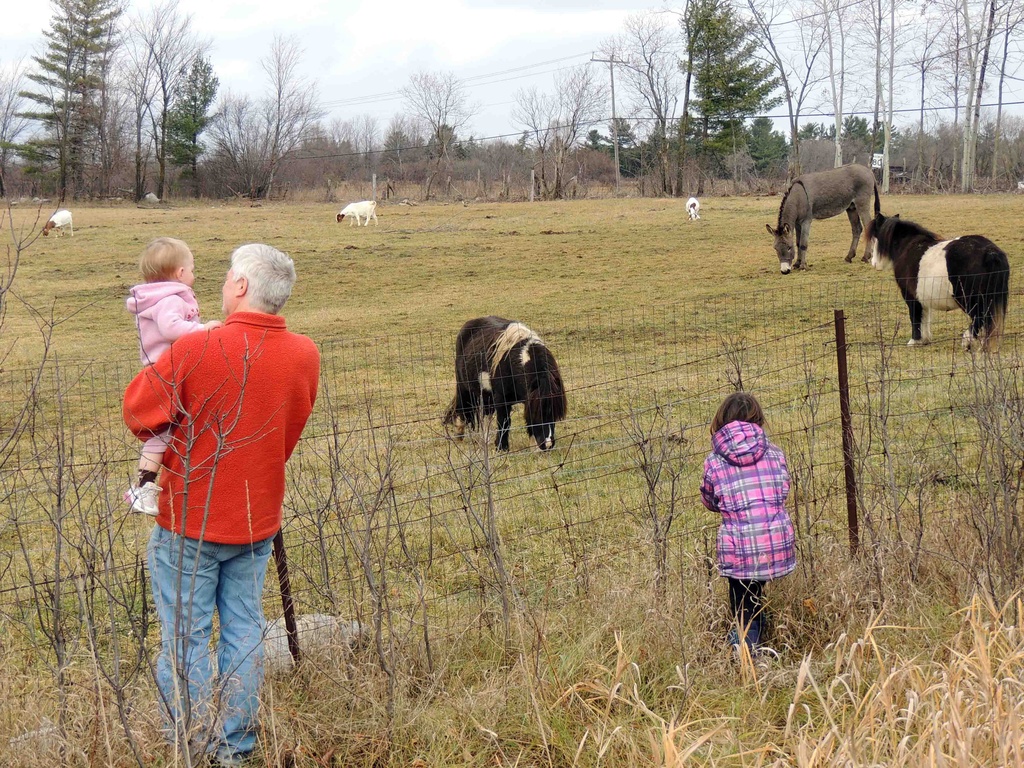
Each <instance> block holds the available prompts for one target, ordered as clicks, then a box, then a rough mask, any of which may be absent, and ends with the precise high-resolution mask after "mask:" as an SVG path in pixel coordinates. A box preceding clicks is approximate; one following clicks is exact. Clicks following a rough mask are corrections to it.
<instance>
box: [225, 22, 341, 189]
mask: <svg viewBox="0 0 1024 768" xmlns="http://www.w3.org/2000/svg"><path fill="white" fill-rule="evenodd" d="M300 59H301V50H300V48H299V47H298V44H297V42H296V41H295V40H293V39H285V38H281V37H276V38H275V39H274V43H273V45H272V47H271V51H270V54H269V55H268V56H267V58H265V59H263V60H262V61H261V62H260V63H261V65H262V66H263V69H264V71H265V72H266V73H267V76H268V78H269V86H270V87H269V92H268V94H267V95H266V96H265V97H264V98H263V99H262V100H260V101H259V102H255V101H253V99H252V98H250V97H249V96H235V95H234V94H232V93H230V92H229V93H227V94H225V95H224V96H223V97H222V99H221V101H220V104H219V106H218V109H217V113H218V116H217V119H215V120H214V121H213V122H212V123H211V125H210V129H209V130H210V138H211V140H212V143H213V152H212V157H211V162H212V163H213V165H214V166H215V167H216V168H217V169H218V171H219V173H220V174H221V179H222V182H223V183H224V184H225V186H227V188H228V189H229V190H231V191H232V192H233V193H234V194H236V195H247V196H249V197H250V198H252V199H257V198H265V197H268V196H269V195H270V194H271V192H272V190H273V186H274V181H275V179H276V177H277V174H278V171H279V170H280V168H281V164H282V163H283V161H284V160H285V158H287V156H288V155H289V153H291V152H292V151H294V150H295V149H296V148H297V147H298V146H299V145H300V144H301V143H302V141H303V140H304V139H305V138H306V136H307V135H308V134H309V133H310V132H311V130H312V129H313V127H314V126H315V125H316V121H317V120H319V119H320V117H322V115H323V112H322V110H321V109H320V106H319V104H318V97H317V92H316V87H315V85H312V84H310V83H308V82H307V81H306V79H305V78H304V77H302V76H301V75H300V74H299V72H298V66H299V62H300ZM340 128H341V126H340V124H339V125H335V126H334V128H333V129H334V132H335V133H337V131H338V130H340Z"/></svg>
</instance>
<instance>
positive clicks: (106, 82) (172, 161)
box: [0, 0, 1024, 199]
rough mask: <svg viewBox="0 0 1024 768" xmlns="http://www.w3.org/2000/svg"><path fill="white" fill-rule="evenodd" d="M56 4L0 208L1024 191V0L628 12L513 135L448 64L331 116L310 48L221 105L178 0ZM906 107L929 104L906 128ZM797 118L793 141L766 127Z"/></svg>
mask: <svg viewBox="0 0 1024 768" xmlns="http://www.w3.org/2000/svg"><path fill="white" fill-rule="evenodd" d="M51 8H52V15H51V22H50V23H49V24H48V25H47V26H46V28H45V29H43V30H42V31H41V35H42V37H43V40H44V41H45V51H44V52H43V53H41V54H40V55H38V56H34V57H32V58H31V59H30V60H28V61H23V62H17V63H15V64H14V65H13V66H8V67H6V68H3V69H0V196H10V195H12V194H17V195H22V194H30V195H40V196H43V195H45V196H54V197H58V198H60V199H72V198H84V197H125V196H127V197H132V198H134V199H141V198H142V197H143V195H144V194H145V193H146V192H148V191H152V192H155V193H156V194H157V196H158V197H160V198H164V197H165V196H168V195H170V196H182V197H183V196H211V197H218V196H230V195H234V196H244V197H249V198H254V199H260V198H268V197H273V196H280V195H284V194H286V192H287V191H288V190H293V189H294V190H299V189H307V190H325V196H326V198H328V199H330V198H331V197H332V194H333V190H334V189H336V188H338V187H339V186H340V185H342V184H346V183H350V182H352V181H359V182H362V183H365V182H367V181H368V180H369V179H370V178H371V176H373V175H376V176H378V177H379V182H380V183H379V187H378V194H379V195H380V196H382V197H384V196H389V195H391V194H401V195H402V196H422V197H426V198H430V197H434V196H445V197H451V196H457V195H473V196H476V195H481V196H488V197H493V198H505V199H508V198H512V197H518V196H522V195H524V194H525V190H527V189H529V184H530V183H531V181H532V183H533V185H534V187H533V193H534V194H535V195H536V196H539V197H540V198H543V199H557V198H565V197H572V196H574V195H581V194H590V193H591V192H592V190H593V188H594V187H595V186H600V187H601V188H602V189H608V188H610V187H611V186H612V185H613V184H615V182H616V180H617V179H619V180H621V181H622V183H623V184H624V185H626V190H627V192H629V193H631V194H645V195H678V196H688V195H690V194H704V193H705V191H706V190H707V188H708V187H709V186H719V187H728V188H729V189H733V190H737V191H739V190H742V189H750V188H758V187H759V186H761V185H763V184H768V185H769V186H775V185H778V184H779V183H782V182H784V181H785V180H786V179H787V178H791V177H792V176H793V175H795V174H796V173H799V172H801V171H802V170H816V169H821V168H827V167H831V166H833V165H838V164H842V163H844V162H851V161H855V162H859V163H864V164H869V163H870V162H871V160H872V157H875V158H876V166H878V174H879V179H880V181H881V182H882V183H883V184H884V185H886V186H888V184H889V183H890V182H895V183H901V184H904V185H907V186H908V187H911V188H915V189H922V190H973V189H978V188H983V187H991V188H1008V187H1011V186H1012V187H1015V186H1016V182H1017V179H1019V178H1024V123H1022V121H1021V119H1020V118H1018V117H1008V116H1007V115H1005V114H1004V110H1003V103H1004V102H1003V94H1004V89H1005V85H1006V83H1007V82H1012V81H1013V80H1014V79H1019V78H1016V74H1015V73H1016V72H1017V71H1018V68H1019V66H1020V63H1021V62H1020V45H1019V43H1020V29H1021V20H1022V18H1024V4H1019V3H1013V2H1010V3H1007V2H996V1H995V0H930V1H929V2H927V3H925V4H924V5H921V6H919V7H918V8H916V9H915V8H914V6H913V5H912V4H910V3H908V2H906V0H859V2H854V3H850V2H849V1H848V0H806V2H802V3H798V4H794V3H792V2H789V1H787V0H682V4H681V6H677V7H674V8H670V9H669V10H666V11H662V12H648V13H640V14H635V15H633V16H631V17H629V18H628V19H627V20H626V22H625V24H624V25H623V29H622V30H621V31H620V32H619V33H618V34H616V35H614V36H612V37H610V38H609V39H608V40H606V41H605V42H604V44H603V45H602V47H601V58H600V59H598V60H599V61H602V62H605V63H606V64H607V66H605V65H604V64H596V63H588V64H584V65H580V66H576V67H570V68H568V69H565V70H562V71H559V72H558V73H556V75H555V77H554V79H553V83H552V86H551V87H550V88H548V89H541V88H537V87H534V88H530V89H524V90H521V91H519V92H518V93H517V94H516V96H515V101H514V104H513V107H512V109H511V111H510V115H509V119H510V123H511V124H512V126H513V136H514V137H513V138H489V137H479V136H474V135H473V133H472V131H471V129H470V126H471V124H472V118H473V117H474V115H475V114H476V111H477V110H476V107H475V106H474V104H473V102H472V101H471V99H470V97H469V93H468V89H467V87H466V85H465V84H464V83H462V82H461V81H460V80H459V79H458V78H457V77H455V75H453V74H451V73H441V72H417V73H415V74H413V75H412V76H411V77H410V79H409V81H408V83H407V85H406V86H405V87H404V88H403V89H402V96H403V106H402V109H401V110H400V111H399V112H398V113H397V114H396V115H394V116H393V117H392V118H391V119H390V121H388V122H387V123H386V124H382V123H381V122H380V121H379V120H378V119H377V118H375V117H372V116H370V115H355V116H351V117H349V118H346V119H339V118H335V119H332V120H328V119H326V117H325V111H324V109H323V108H322V106H321V104H320V101H319V97H318V93H317V83H315V82H311V81H309V80H307V79H306V78H305V77H303V76H302V74H301V63H302V50H301V48H300V47H299V45H298V42H297V41H296V40H294V39H288V38H283V37H276V38H275V39H274V41H273V43H272V45H271V46H270V50H269V51H268V52H267V53H266V55H265V56H264V58H263V59H261V60H260V64H261V66H262V70H263V73H264V75H265V80H264V90H263V92H262V93H260V94H258V95H251V94H237V93H231V92H222V91H221V89H220V82H219V79H218V77H217V74H216V72H214V69H213V66H212V65H211V59H210V56H209V53H210V49H211V45H212V43H211V42H210V41H206V40H202V39H200V38H199V37H198V35H197V34H196V33H195V31H194V29H193V24H192V20H191V17H190V16H188V15H185V14H182V13H181V11H180V10H179V8H178V5H177V0H159V1H158V2H157V4H155V5H153V6H152V7H151V8H149V9H148V10H143V11H139V12H137V13H135V14H134V15H128V14H127V12H126V11H125V10H124V8H125V5H124V4H123V3H122V2H121V1H120V0H51ZM911 10H913V13H908V11H911ZM897 18H898V19H899V23H897ZM613 78H614V81H615V84H616V87H617V89H618V91H617V104H616V105H615V107H616V112H615V115H614V116H612V111H611V107H612V104H611V100H610V95H611V94H610V89H609V86H610V85H611V82H612V79H613ZM898 88H899V89H902V90H899V91H898V90H897V89H898ZM897 98H900V99H901V102H902V103H914V102H915V101H916V104H917V107H916V110H915V111H916V115H914V114H911V115H910V116H909V117H904V118H903V119H904V120H906V121H907V122H904V123H902V124H900V125H897V124H896V123H895V122H894V119H895V117H896V115H897V112H896V109H895V103H896V101H897ZM989 104H994V105H995V106H994V107H990V106H986V105H989ZM780 106H781V107H782V108H783V109H784V114H783V115H782V116H780V117H779V118H776V119H778V120H779V121H780V122H781V123H782V124H784V128H783V129H782V130H776V123H775V120H773V119H772V118H769V117H766V116H765V114H766V113H768V112H770V111H771V110H774V109H776V108H777V107H780ZM914 118H916V120H915V122H916V124H914V123H912V122H910V120H911V119H914ZM819 120H820V121H819ZM616 150H617V152H616ZM616 154H617V156H618V163H619V165H618V169H616V167H615V162H614V159H613V158H614V157H615V156H616Z"/></svg>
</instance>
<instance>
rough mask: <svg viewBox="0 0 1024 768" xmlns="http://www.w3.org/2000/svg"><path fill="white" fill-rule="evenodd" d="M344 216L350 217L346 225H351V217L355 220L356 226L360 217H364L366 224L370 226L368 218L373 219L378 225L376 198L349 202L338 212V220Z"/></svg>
mask: <svg viewBox="0 0 1024 768" xmlns="http://www.w3.org/2000/svg"><path fill="white" fill-rule="evenodd" d="M346 216H350V217H351V218H350V219H349V220H348V225H349V226H350V227H351V226H352V219H353V218H354V219H355V220H356V226H357V227H358V226H359V225H360V224H361V223H362V222H361V221H360V217H362V218H365V219H366V225H365V226H367V227H368V226H370V219H373V221H374V223H375V224H376V225H377V226H378V227H379V226H380V222H379V221H377V201H376V200H363V201H362V202H359V203H349V204H348V205H346V206H345V207H344V208H342V209H341V212H340V213H339V214H338V221H341V220H342V219H344V218H345V217H346Z"/></svg>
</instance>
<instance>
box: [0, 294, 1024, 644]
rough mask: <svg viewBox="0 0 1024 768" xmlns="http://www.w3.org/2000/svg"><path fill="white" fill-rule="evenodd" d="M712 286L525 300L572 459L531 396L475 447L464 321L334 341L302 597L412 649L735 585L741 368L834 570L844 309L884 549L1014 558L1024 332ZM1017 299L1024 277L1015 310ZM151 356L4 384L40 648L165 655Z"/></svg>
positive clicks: (15, 600)
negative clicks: (127, 496)
mask: <svg viewBox="0 0 1024 768" xmlns="http://www.w3.org/2000/svg"><path fill="white" fill-rule="evenodd" d="M694 293H695V297H696V298H695V299H694V301H692V302H689V303H687V304H686V305H676V306H646V307H644V306H638V307H637V308H636V309H635V310H633V311H630V312H617V313H614V314H611V313H610V314H600V313H594V314H589V315H582V316H576V317H573V318H571V319H566V318H564V317H560V316H559V315H558V312H557V309H552V311H551V313H550V315H548V316H539V317H536V318H533V317H531V318H529V319H528V320H527V319H525V318H516V319H519V320H527V321H528V323H529V325H530V326H531V327H532V328H533V330H535V331H536V332H537V333H538V334H539V335H540V336H541V337H542V338H543V339H544V341H545V343H546V345H547V346H548V348H549V349H550V350H551V351H552V352H553V353H554V355H555V356H556V357H557V359H558V363H559V366H560V368H561V370H562V373H563V377H564V380H565V385H566V389H567V392H568V397H569V416H568V418H567V419H566V421H565V422H563V423H561V424H559V425H558V427H557V446H556V448H555V450H554V451H552V452H550V453H546V454H539V453H537V452H535V451H533V450H531V445H532V441H531V440H528V438H527V436H526V434H525V430H524V429H523V425H522V418H521V414H519V413H516V414H515V415H514V416H513V435H512V445H511V451H509V452H508V453H507V454H506V453H499V452H496V451H495V450H494V448H493V445H492V443H493V440H494V433H493V428H492V429H491V430H490V431H488V430H487V429H485V430H482V431H480V432H471V433H469V434H468V435H467V436H465V437H464V438H462V439H461V440H456V439H453V436H452V435H449V434H448V433H447V432H446V430H445V428H444V426H443V425H442V423H441V415H442V414H443V412H444V410H445V408H446V407H447V405H448V403H449V401H450V400H451V398H452V396H453V394H454V337H455V333H456V331H457V330H458V329H456V328H451V329H448V328H445V329H430V330H427V331H424V332H423V333H417V334H409V335H392V336H388V337H382V338H366V339H354V338H331V339H326V340H322V341H321V342H320V347H321V353H322V376H321V388H320V395H319V398H318V402H317V406H316V409H315V411H314V414H313V416H312V418H311V419H310V422H309V424H308V426H307V428H306V431H305V433H304V436H303V438H302V440H301V441H300V444H299V447H298V448H297V450H296V452H295V454H294V456H293V457H292V460H291V462H290V465H289V471H288V488H287V493H286V500H285V514H284V538H285V542H286V546H287V552H288V559H289V566H290V570H291V576H292V578H291V586H292V592H293V596H294V599H295V601H296V604H297V606H298V609H299V612H300V613H312V612H323V613H330V614H334V615H339V616H345V617H349V618H352V619H356V620H358V621H360V622H362V623H364V624H366V625H367V626H375V627H377V628H378V629H379V630H380V632H381V633H382V634H383V635H386V636H387V637H388V638H389V642H390V643H391V645H389V646H388V647H389V648H391V652H392V653H399V652H408V653H409V655H411V656H417V657H421V656H422V655H423V653H424V646H425V645H427V644H428V640H427V638H430V639H431V640H432V641H433V642H435V643H436V642H440V641H442V640H447V641H449V642H452V643H456V642H464V641H465V638H466V637H467V635H471V634H473V633H476V632H485V633H492V632H494V631H495V629H496V628H500V627H501V626H502V623H503V620H505V621H507V613H508V611H509V610H510V608H509V606H510V605H515V604H517V603H520V602H523V601H525V602H530V601H535V600H543V601H544V602H545V604H546V605H549V606H557V605H559V604H560V603H569V602H573V601H577V600H579V599H580V598H581V597H584V596H593V594H594V593H595V592H596V591H599V590H600V589H601V588H602V587H601V585H608V584H615V583H616V582H623V581H628V582H630V583H648V584H650V585H651V586H652V587H653V588H654V589H655V592H656V591H657V589H658V588H659V585H660V586H661V587H662V588H663V585H664V583H665V581H666V580H667V579H669V578H685V577H687V575H693V574H696V575H694V576H693V577H694V578H708V579H710V578H712V577H713V574H714V567H713V555H714V535H715V529H716V527H717V522H718V521H717V519H716V518H715V517H714V516H713V515H712V514H710V513H708V512H706V511H705V510H704V509H703V507H702V505H701V502H700V498H699V485H700V477H701V471H702V467H703V459H704V456H705V455H706V453H707V451H708V450H709V447H710V441H709V430H708V425H709V423H710V420H711V417H712V416H713V414H714V412H715V410H716V408H717V406H718V404H719V403H720V402H721V400H722V399H723V398H724V396H725V395H726V394H728V393H729V392H731V391H734V390H736V389H740V388H742V389H746V390H748V391H751V392H753V393H755V394H756V395H757V396H758V398H759V399H760V400H761V402H762V404H763V405H764V407H765V412H766V416H767V427H768V431H769V434H770V436H771V438H772V439H773V441H775V442H776V443H778V444H779V445H780V446H781V447H782V448H783V449H784V450H785V452H786V455H787V458H788V462H789V467H790V472H791V475H792V480H793V484H792V489H793V490H792V494H791V500H790V511H791V514H792V515H793V517H794V520H795V522H796V525H797V528H798V532H799V547H800V560H801V564H802V567H803V568H804V569H805V571H806V572H808V573H811V574H813V572H814V568H815V563H816V562H817V561H818V560H819V559H820V558H821V556H822V553H823V552H825V551H826V550H832V549H834V548H835V547H841V546H846V542H847V537H848V530H847V508H846V499H847V495H846V494H847V491H848V487H847V484H846V481H845V478H844V455H843V445H842V427H841V421H840V409H839V400H840V389H839V381H838V378H837V358H836V355H837V348H836V336H835V326H834V321H833V309H834V308H842V309H843V310H844V313H845V317H846V322H847V342H848V347H847V354H848V362H849V369H850V397H851V412H852V417H853V434H854V452H853V455H852V456H847V457H845V460H846V461H850V462H853V464H854V468H855V473H854V474H855V478H856V488H855V491H854V492H855V493H856V499H857V506H858V511H859V514H860V515H861V517H862V522H863V525H864V531H863V538H864V541H865V544H866V545H867V546H874V547H886V548H887V550H889V551H897V550H898V551H899V552H902V553H903V556H905V557H906V558H907V560H908V562H910V563H911V565H913V564H914V563H915V562H919V561H920V560H921V558H922V556H923V553H925V552H926V551H927V552H929V553H930V554H931V555H933V556H934V555H937V556H939V557H944V558H947V559H949V560H950V561H953V562H957V563H959V564H961V565H962V566H963V568H964V569H974V570H975V571H977V573H978V574H984V575H983V576H982V575H979V576H978V578H987V579H996V580H998V579H999V578H1003V577H1004V576H1006V575H1007V573H1012V572H1013V569H1014V568H1015V567H1016V566H1015V565H1014V564H1015V563H1016V560H1015V559H1014V558H1015V557H1016V555H1015V554H1014V553H1013V552H1012V551H1011V550H1012V548H1013V546H1015V542H1016V539H1015V538H1013V537H1014V536H1016V534H1015V533H1013V528H1012V525H1010V524H1008V523H1007V522H1006V519H1005V518H1006V517H1007V516H1010V515H1012V514H1015V512H1016V506H1017V497H1016V495H1015V494H1016V490H1015V487H1013V488H1011V487H1010V485H1012V483H1011V484H1010V485H1008V483H1009V480H1011V479H1012V478H1013V477H1014V475H1013V473H1014V472H1015V471H1016V472H1017V473H1018V474H1019V467H1020V466H1021V463H1020V458H1021V456H1024V450H1022V446H1024V435H1022V434H1021V424H1022V423H1024V419H1022V418H1021V416H1020V414H1021V411H1022V408H1021V405H1020V403H1021V399H1020V396H1019V394H1020V393H1019V388H1020V385H1019V381H1020V360H1021V356H1020V349H1019V345H1018V339H1017V337H1016V335H1014V334H1007V335H1006V337H1005V339H1004V343H1003V346H1002V350H1001V352H1000V353H999V355H982V354H978V353H973V354H972V353H968V352H965V351H963V350H962V349H961V346H960V345H961V331H962V329H963V327H964V325H965V318H964V315H963V314H961V313H949V314H948V316H947V317H943V318H938V319H937V320H936V321H935V339H934V342H933V344H932V345H931V346H929V347H924V348H907V347H906V343H905V341H906V338H907V337H908V336H909V326H908V323H907V320H906V307H905V305H904V304H903V302H902V301H900V300H899V299H898V294H897V293H896V290H895V288H894V287H893V286H892V284H891V283H888V284H884V283H881V282H879V281H877V280H871V281H868V280H857V279H852V280H847V281H843V282H825V281H820V282H815V281H813V280H808V281H805V282H803V283H800V284H796V283H794V284H792V285H783V286H782V288H781V289H777V290H772V291H770V292H769V291H756V292H750V293H748V294H744V295H738V296H718V295H715V294H714V290H713V286H695V290H694ZM1019 305H1020V301H1019V294H1014V295H1013V296H1012V297H1011V305H1010V310H1009V316H1010V317H1011V318H1014V317H1016V316H1017V314H1018V312H1019V309H1020V306H1019ZM1012 325H1013V323H1012V322H1011V326H1012ZM136 372H137V367H136V366H135V365H134V364H132V363H131V362H130V361H114V362H112V361H81V360H61V359H56V360H52V361H51V362H50V363H49V364H48V365H47V366H46V367H45V368H44V369H43V370H42V371H41V372H40V371H39V370H36V369H32V370H7V371H4V372H3V376H2V378H0V386H2V388H3V391H2V393H0V398H2V400H3V402H4V404H5V409H4V414H5V416H4V417H3V422H4V424H3V427H4V432H5V433H7V434H8V435H11V436H12V440H11V441H9V448H8V450H9V454H10V459H9V461H8V464H7V466H8V467H10V471H5V472H4V473H3V475H2V477H0V497H2V498H4V499H5V500H6V502H7V503H6V507H7V508H8V509H9V513H8V514H7V515H6V517H5V519H4V520H3V521H2V529H0V537H2V538H0V541H2V548H0V576H2V581H0V614H2V615H4V616H5V618H6V619H7V621H6V622H4V627H5V629H3V630H2V631H0V634H2V635H3V636H4V642H6V643H9V644H11V645H13V646H14V647H24V648H35V649H37V650H38V649H39V648H45V649H47V650H46V651H45V652H42V653H41V654H40V656H39V658H41V659H45V658H48V654H49V655H50V656H52V655H53V654H55V653H66V652H68V649H69V648H72V649H73V648H78V649H79V650H82V649H86V648H94V647H96V645H97V644H98V645H99V646H101V647H102V648H105V649H107V650H108V651H109V650H110V648H111V646H110V644H111V643H112V640H110V637H109V636H110V635H114V636H116V635H118V634H119V633H121V634H123V635H124V636H125V637H126V638H133V640H132V641H131V642H133V643H135V645H136V646H137V647H139V648H143V647H144V646H145V645H146V643H147V642H151V640H149V641H147V639H146V638H147V637H148V634H147V632H148V628H149V622H150V621H151V619H149V618H148V607H147V605H148V604H147V601H146V597H145V595H146V584H145V569H144V567H143V562H144V554H145V546H146V541H147V537H148V533H149V526H150V525H151V524H152V523H151V522H150V520H149V519H148V518H147V519H139V517H137V516H132V515H130V514H129V513H128V512H127V510H126V509H125V505H124V503H123V501H122V499H121V495H122V493H123V492H124V490H125V489H126V488H127V484H128V482H129V478H130V477H131V476H132V474H133V472H134V467H135V463H136V461H137V458H138V448H139V446H138V444H137V443H136V441H135V440H134V439H132V438H130V436H129V435H128V434H127V432H126V431H125V430H124V427H123V425H122V422H121V417H120V401H121V394H122V393H123V390H124V387H125V386H126V384H127V383H128V381H130V379H131V378H132V376H133V375H134V374H135V373H136ZM19 414H21V415H19ZM16 425H20V426H18V427H17V429H16V428H15V427H16ZM993 457H995V459H993ZM993 461H995V463H993ZM1015 461H1016V462H1017V463H1016V464H1014V462H1015ZM1000 473H1002V474H1000ZM997 475H998V477H997ZM972 505H973V507H972ZM966 508H973V509H975V510H979V509H980V510H981V512H977V513H976V514H975V515H974V517H972V518H971V523H972V528H971V529H970V530H969V531H968V532H967V533H966V534H964V535H969V536H973V537H974V538H976V539H977V540H978V542H979V544H986V543H987V546H988V547H989V551H990V552H991V553H992V554H991V556H990V560H989V561H987V562H983V563H978V562H977V561H975V560H972V561H971V562H966V561H964V562H961V559H962V548H960V547H958V543H962V542H958V540H957V535H955V534H954V533H953V530H954V529H953V528H951V521H953V520H956V519H958V517H957V516H958V515H959V514H960V511H961V510H963V509H966ZM213 513H214V514H215V511H214V512H213ZM961 532H963V529H961ZM942 541H946V542H947V544H948V549H943V548H942V545H941V542H942ZM936 542H938V543H936ZM999 558H1002V559H1001V560H1000V559H999ZM1011 561H1012V562H1011ZM992 573H995V574H996V575H995V576H992V575H991V574H992ZM638 574H639V576H638ZM999 574H1002V576H1000V575H999ZM273 592H274V591H273V590H269V589H268V594H267V596H266V602H267V612H268V614H269V615H271V616H274V615H277V614H278V613H279V612H280V607H279V606H280V602H279V598H278V597H277V596H276V595H275V594H273ZM503 617H504V618H503ZM98 627H103V628H106V629H107V630H109V633H98V632H97V628H98ZM58 647H60V648H63V649H64V650H63V651H58V650H56V649H57V648H58ZM122 652H123V649H122ZM427 655H429V653H428V654H427Z"/></svg>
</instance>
